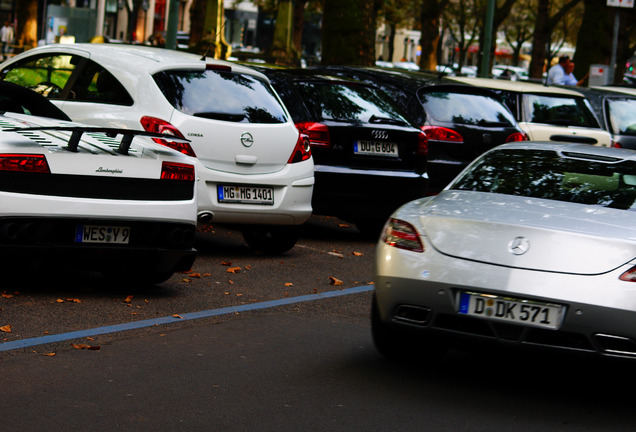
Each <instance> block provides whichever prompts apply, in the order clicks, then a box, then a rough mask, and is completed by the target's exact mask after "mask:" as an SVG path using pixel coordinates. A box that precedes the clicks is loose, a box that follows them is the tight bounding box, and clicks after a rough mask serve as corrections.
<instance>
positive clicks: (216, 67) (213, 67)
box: [205, 63, 232, 72]
mask: <svg viewBox="0 0 636 432" xmlns="http://www.w3.org/2000/svg"><path fill="white" fill-rule="evenodd" d="M205 70H213V71H221V72H232V67H231V66H226V65H215V64H209V63H208V64H206V65H205Z"/></svg>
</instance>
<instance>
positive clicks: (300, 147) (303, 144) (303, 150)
mask: <svg viewBox="0 0 636 432" xmlns="http://www.w3.org/2000/svg"><path fill="white" fill-rule="evenodd" d="M310 157H311V147H310V146H309V137H308V136H307V134H305V133H303V131H300V132H299V134H298V141H296V146H295V147H294V151H293V152H292V154H291V156H290V157H289V160H288V161H287V163H296V162H302V161H306V160H307V159H309V158H310Z"/></svg>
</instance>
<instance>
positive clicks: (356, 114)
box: [296, 81, 408, 125]
mask: <svg viewBox="0 0 636 432" xmlns="http://www.w3.org/2000/svg"><path fill="white" fill-rule="evenodd" d="M296 88H297V89H298V92H299V93H300V95H301V97H302V98H303V99H305V100H306V101H308V102H310V104H311V107H312V108H313V109H315V110H316V111H317V115H318V116H320V118H322V119H323V120H332V121H342V122H361V123H388V124H400V125H407V124H408V122H407V120H406V119H405V118H404V117H403V116H402V114H401V112H400V111H399V109H398V108H397V107H396V106H395V105H394V104H393V102H392V101H391V100H390V99H389V98H388V96H386V94H385V93H382V92H381V91H380V90H376V89H374V88H372V87H368V86H365V85H358V84H349V83H339V82H317V81H306V82H297V83H296Z"/></svg>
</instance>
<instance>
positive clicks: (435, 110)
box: [418, 90, 516, 127]
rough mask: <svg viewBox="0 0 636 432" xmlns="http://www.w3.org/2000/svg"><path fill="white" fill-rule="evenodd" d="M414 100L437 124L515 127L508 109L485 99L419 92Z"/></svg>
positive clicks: (448, 93) (445, 92)
mask: <svg viewBox="0 0 636 432" xmlns="http://www.w3.org/2000/svg"><path fill="white" fill-rule="evenodd" d="M418 98H419V100H420V102H421V103H422V105H423V106H424V109H425V110H426V113H427V115H428V116H430V117H431V118H433V119H434V120H435V121H438V122H445V123H454V124H462V125H474V126H482V127H487V126H493V127H495V126H503V127H506V126H512V125H514V124H516V121H515V119H514V117H513V116H512V114H511V113H510V111H509V110H508V108H506V107H505V106H504V105H503V104H502V103H500V102H499V101H497V100H495V99H493V98H491V97H488V96H483V95H477V94H467V93H455V92H448V91H431V92H427V91H423V90H419V91H418Z"/></svg>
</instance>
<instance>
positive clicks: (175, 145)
mask: <svg viewBox="0 0 636 432" xmlns="http://www.w3.org/2000/svg"><path fill="white" fill-rule="evenodd" d="M140 122H141V125H142V126H143V128H144V130H146V131H148V132H156V133H160V134H164V135H173V136H176V137H179V138H184V136H183V134H182V133H181V132H180V131H179V129H177V128H176V127H174V126H172V125H171V124H170V123H168V122H167V121H164V120H161V119H158V118H156V117H149V116H144V117H142V118H141V120H140ZM153 141H154V142H156V143H158V144H161V145H163V146H166V147H170V148H171V149H174V150H176V151H178V152H181V153H183V154H185V155H188V156H192V157H196V154H194V150H192V147H190V144H189V143H187V142H176V141H170V140H169V139H161V138H153Z"/></svg>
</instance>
